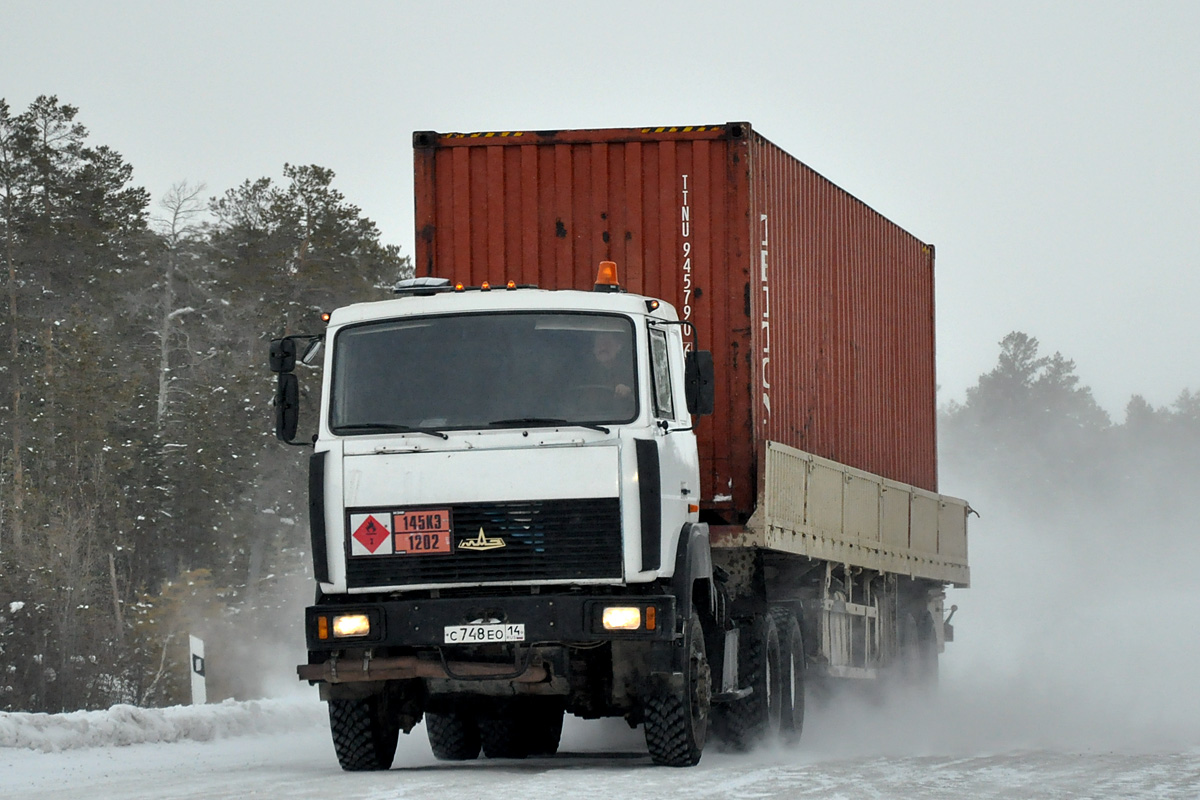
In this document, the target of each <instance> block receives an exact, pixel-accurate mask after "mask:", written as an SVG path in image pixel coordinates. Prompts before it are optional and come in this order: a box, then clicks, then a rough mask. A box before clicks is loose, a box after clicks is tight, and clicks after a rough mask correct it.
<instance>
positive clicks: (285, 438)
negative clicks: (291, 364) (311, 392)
mask: <svg viewBox="0 0 1200 800" xmlns="http://www.w3.org/2000/svg"><path fill="white" fill-rule="evenodd" d="M293 350H294V348H293ZM299 422H300V381H299V380H297V379H296V376H295V375H293V374H292V373H291V372H280V373H279V383H278V385H277V386H276V387H275V438H277V439H279V440H280V441H281V442H291V441H292V440H293V439H295V438H296V426H297V425H298V424H299Z"/></svg>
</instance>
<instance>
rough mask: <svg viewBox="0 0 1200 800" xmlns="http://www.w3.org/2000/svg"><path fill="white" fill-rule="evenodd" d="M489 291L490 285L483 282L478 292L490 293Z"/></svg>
mask: <svg viewBox="0 0 1200 800" xmlns="http://www.w3.org/2000/svg"><path fill="white" fill-rule="evenodd" d="M491 290H492V285H491V284H490V283H488V282H487V281H484V282H483V283H482V284H480V286H479V291H481V292H490V291H491Z"/></svg>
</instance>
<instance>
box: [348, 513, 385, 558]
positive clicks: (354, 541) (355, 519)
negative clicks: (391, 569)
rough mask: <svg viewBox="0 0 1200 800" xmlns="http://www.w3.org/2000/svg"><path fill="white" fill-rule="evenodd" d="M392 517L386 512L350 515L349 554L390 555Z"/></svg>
mask: <svg viewBox="0 0 1200 800" xmlns="http://www.w3.org/2000/svg"><path fill="white" fill-rule="evenodd" d="M392 553H393V550H392V517H391V514H389V513H387V512H379V513H375V514H351V515H350V555H352V556H390V555H392Z"/></svg>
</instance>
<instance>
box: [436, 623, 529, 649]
mask: <svg viewBox="0 0 1200 800" xmlns="http://www.w3.org/2000/svg"><path fill="white" fill-rule="evenodd" d="M445 640H446V644H490V643H492V642H523V641H525V623H523V622H516V623H512V622H510V623H501V624H486V625H447V626H446V631H445Z"/></svg>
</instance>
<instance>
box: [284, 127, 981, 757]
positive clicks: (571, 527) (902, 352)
mask: <svg viewBox="0 0 1200 800" xmlns="http://www.w3.org/2000/svg"><path fill="white" fill-rule="evenodd" d="M413 145H414V161H415V169H414V175H415V216H416V253H415V264H416V273H417V276H416V277H415V278H413V279H409V280H406V281H402V282H401V283H400V285H398V286H397V287H396V289H395V295H394V296H393V297H392V298H390V299H384V300H379V301H375V302H368V303H360V304H355V305H350V306H347V307H344V308H340V309H337V310H335V311H333V312H332V314H331V315H330V316H329V317H328V320H327V327H326V328H325V330H324V331H323V332H321V333H318V334H291V335H286V336H282V337H281V338H278V339H276V340H274V341H272V344H271V367H272V369H273V370H274V371H275V372H276V373H277V374H278V382H277V390H276V398H275V423H276V425H275V427H276V434H277V436H278V437H279V438H280V439H282V440H284V441H287V442H290V443H297V442H296V441H295V440H296V435H297V426H298V416H299V413H298V410H297V409H298V404H299V397H300V391H299V381H298V378H297V376H296V374H295V370H296V365H297V363H302V364H303V363H315V362H316V358H317V356H316V353H317V351H319V350H321V349H322V348H321V347H320V346H321V345H322V344H323V345H324V347H323V351H324V356H323V358H324V361H323V370H322V374H321V399H320V412H319V418H318V420H317V422H316V429H317V430H316V433H315V435H314V436H313V437H312V441H311V444H312V447H313V451H312V454H311V456H310V459H309V468H308V489H309V512H310V528H311V537H312V557H313V568H314V574H315V578H316V582H317V592H316V599H315V601H314V603H313V604H312V605H311V606H309V607H308V608H307V609H306V611H305V619H304V624H305V635H306V640H307V650H308V658H307V663H305V664H302V665H300V666H299V667H298V674H299V677H300V678H301V679H302V680H306V681H309V682H310V683H313V684H316V685H317V686H318V687H319V691H320V695H321V698H322V699H323V700H325V701H327V703H328V712H329V722H330V729H331V733H332V738H333V742H334V746H335V750H336V753H337V757H338V760H339V762H340V764H341V766H342V768H344V769H346V770H373V769H386V768H388V767H389V766H390V765H391V762H392V760H393V757H394V754H395V749H396V746H397V741H398V737H399V734H400V732H401V731H403V732H405V733H409V732H411V731H412V730H413V728H414V727H415V726H416V725H417V724H418V723H419V722H420V721H422V720H424V723H425V729H426V733H427V735H428V738H429V743H430V746H431V748H432V750H433V753H434V755H435V756H436V757H437V758H439V759H446V760H468V759H475V758H477V757H478V756H479V755H480V753H482V754H483V755H485V756H487V757H489V758H523V757H529V756H540V755H549V754H553V753H554V752H556V750H557V748H558V744H559V740H560V736H561V731H562V724H563V718H564V715H565V714H567V713H570V714H573V715H576V716H579V717H583V718H585V719H596V718H602V717H621V718H624V719H625V720H626V721H627V722H628V723H629V724H630V725H631V726H642V727H643V728H644V732H645V741H646V746H647V749H648V751H649V755H650V758H651V759H652V760H653V762H654V763H656V764H660V765H667V766H690V765H694V764H696V763H697V762H698V761H699V760H700V758H701V754H702V751H703V750H704V747H705V745H706V743H707V742H709V741H711V740H714V739H715V740H719V741H720V742H722V743H724V745H725V746H727V747H730V748H733V749H746V748H750V747H753V746H754V745H755V744H757V743H758V742H761V741H764V740H767V739H771V738H776V739H783V740H786V741H792V740H795V739H797V738H798V737H799V736H800V734H801V731H802V729H803V724H804V710H805V697H806V690H807V691H814V690H816V689H817V688H818V687H829V686H839V685H840V686H846V687H863V688H866V687H874V686H912V685H916V686H923V687H929V686H931V685H933V684H934V683H935V682H936V678H937V662H938V656H939V653H941V652H942V651H943V650H944V646H945V643H946V642H947V641H950V640H951V639H952V638H953V636H952V634H953V628H952V627H951V625H950V622H949V618H948V617H947V609H946V608H945V599H946V590H947V589H948V588H950V587H967V586H968V585H969V581H970V573H969V567H968V564H967V516H968V514H969V512H970V511H971V509H970V506H969V505H968V504H967V503H966V501H964V500H961V499H957V498H954V497H950V496H947V495H943V494H940V493H939V492H938V486H937V450H936V408H935V382H934V367H933V364H934V339H933V337H934V322H933V260H934V249H933V247H932V246H930V245H927V244H925V243H922V242H921V241H919V240H917V239H916V238H915V237H913V236H912V235H911V234H909V233H907V232H905V231H904V230H903V229H901V228H900V227H899V226H897V225H896V224H895V223H893V222H891V221H889V220H887V219H886V218H884V217H883V216H882V215H880V214H879V213H877V212H875V211H874V210H872V209H871V208H870V207H868V206H867V205H865V204H864V203H862V202H861V201H859V200H857V199H856V198H854V197H853V196H852V195H850V194H849V193H847V192H845V191H844V190H842V189H840V188H838V187H836V186H835V185H833V184H832V183H830V182H829V181H828V180H826V179H825V178H823V177H821V176H820V175H819V174H817V173H816V172H815V171H813V170H812V169H810V168H809V167H807V166H805V165H804V164H802V163H801V162H800V161H798V160H797V159H795V158H794V157H792V156H790V155H789V154H787V153H786V152H784V151H783V150H782V149H780V148H778V147H777V146H775V145H774V144H772V143H771V142H769V141H768V140H767V139H765V138H764V137H762V136H761V135H760V134H758V133H757V132H756V131H754V130H753V129H752V127H751V126H750V125H749V124H748V123H745V122H735V123H727V124H724V125H711V126H687V127H672V128H611V129H598V130H568V131H538V132H512V131H510V132H484V133H472V134H458V133H445V134H443V133H435V132H426V131H421V132H417V133H415V134H414V135H413ZM305 444H307V442H305ZM950 614H951V615H952V614H953V609H951V610H950Z"/></svg>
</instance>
